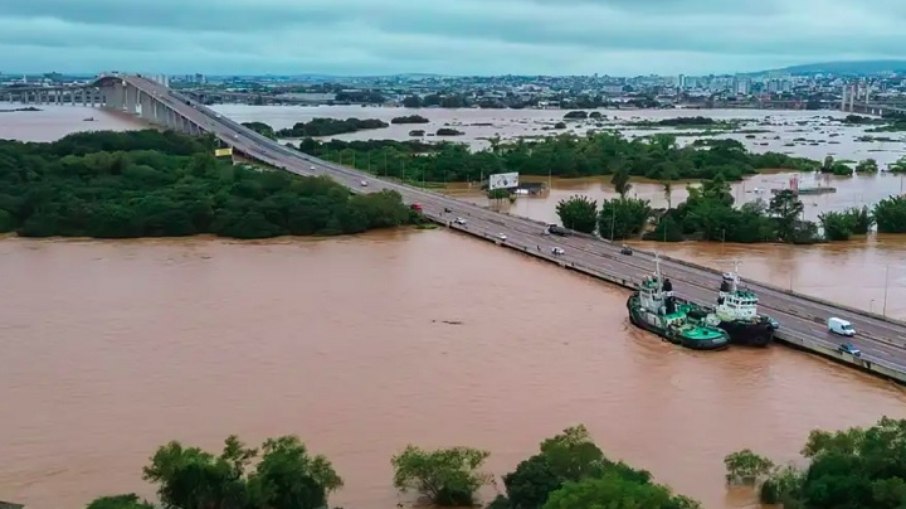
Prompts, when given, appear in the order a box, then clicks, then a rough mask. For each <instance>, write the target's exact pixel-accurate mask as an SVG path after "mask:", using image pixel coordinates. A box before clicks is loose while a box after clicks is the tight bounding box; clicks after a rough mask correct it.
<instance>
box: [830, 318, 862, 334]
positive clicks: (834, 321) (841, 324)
mask: <svg viewBox="0 0 906 509" xmlns="http://www.w3.org/2000/svg"><path fill="white" fill-rule="evenodd" d="M827 330H829V331H831V332H833V333H834V334H839V335H841V336H854V335H855V334H856V329H853V324H851V323H849V322H847V321H846V320H844V319H842V318H837V317H831V318H828V319H827Z"/></svg>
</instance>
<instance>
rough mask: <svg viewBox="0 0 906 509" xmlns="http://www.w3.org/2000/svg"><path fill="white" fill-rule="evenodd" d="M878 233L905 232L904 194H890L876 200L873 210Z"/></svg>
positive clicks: (905, 208)
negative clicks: (878, 200) (887, 196)
mask: <svg viewBox="0 0 906 509" xmlns="http://www.w3.org/2000/svg"><path fill="white" fill-rule="evenodd" d="M873 216H874V218H875V221H876V222H877V223H878V232H880V233H906V196H891V197H889V198H885V199H883V200H881V201H880V202H878V203H877V204H876V205H875V207H874V210H873Z"/></svg>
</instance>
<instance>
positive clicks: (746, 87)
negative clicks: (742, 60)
mask: <svg viewBox="0 0 906 509" xmlns="http://www.w3.org/2000/svg"><path fill="white" fill-rule="evenodd" d="M751 85H752V81H751V80H750V79H749V78H737V80H736V95H749V92H750V90H751Z"/></svg>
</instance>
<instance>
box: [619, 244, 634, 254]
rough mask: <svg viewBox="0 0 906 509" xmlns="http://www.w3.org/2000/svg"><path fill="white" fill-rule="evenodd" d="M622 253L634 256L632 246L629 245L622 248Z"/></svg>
mask: <svg viewBox="0 0 906 509" xmlns="http://www.w3.org/2000/svg"><path fill="white" fill-rule="evenodd" d="M620 254H624V255H628V256H632V248H631V247H629V246H623V247H621V248H620Z"/></svg>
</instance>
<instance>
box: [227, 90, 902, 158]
mask: <svg viewBox="0 0 906 509" xmlns="http://www.w3.org/2000/svg"><path fill="white" fill-rule="evenodd" d="M213 108H214V109H216V110H217V111H218V112H220V113H222V114H223V115H226V116H228V117H230V118H232V119H234V120H237V121H240V122H251V121H259V122H265V123H267V124H270V125H271V126H273V127H274V128H275V129H282V128H285V127H292V125H293V124H295V123H296V122H307V121H310V120H311V119H313V118H317V117H327V118H350V117H355V118H376V119H380V120H383V121H385V122H388V123H389V122H390V120H391V119H392V118H393V117H399V116H406V115H421V116H423V117H425V118H427V119H428V120H430V122H429V123H427V124H395V125H394V124H391V125H390V126H389V127H386V128H383V129H369V130H365V131H358V132H354V133H346V134H340V135H337V136H332V137H329V138H336V139H340V140H347V141H350V140H371V139H375V140H380V139H393V140H408V139H416V138H413V137H411V136H409V131H411V130H414V129H422V130H425V131H426V132H427V133H433V132H435V131H436V130H437V129H439V128H441V127H454V128H456V129H457V130H459V131H462V132H463V133H464V134H463V135H462V136H454V137H447V138H440V137H427V136H426V137H425V138H423V140H424V141H438V140H441V139H444V140H446V141H454V142H461V143H467V144H469V145H470V146H472V147H473V148H483V147H487V146H488V145H489V144H488V142H487V139H488V138H492V137H494V136H499V137H500V138H501V139H502V140H512V139H515V138H520V137H521V138H533V137H541V136H551V135H555V134H560V133H564V132H571V133H574V134H580V135H581V134H585V133H588V132H593V131H596V130H601V129H619V130H620V131H621V132H623V134H624V136H627V137H630V138H632V137H636V136H646V135H650V134H654V133H674V134H679V135H680V136H679V138H678V143H679V144H681V145H682V144H686V143H691V142H693V141H695V139H696V138H697V137H696V136H691V135H689V134H690V133H696V132H698V133H701V130H698V131H696V130H692V129H684V128H681V127H664V128H661V129H642V128H636V127H629V128H627V127H626V126H625V125H624V124H625V123H626V122H634V121H640V120H661V119H666V118H675V117H692V116H705V117H711V118H714V119H717V120H737V121H740V122H741V124H740V126H739V129H742V130H750V131H765V132H749V133H745V132H736V133H733V132H729V133H718V134H717V135H716V136H715V137H716V138H729V139H735V140H738V141H740V142H741V143H743V144H744V145H746V147H747V148H748V149H749V150H751V151H753V152H768V151H771V152H781V153H787V154H791V155H798V156H802V157H808V158H811V159H815V160H824V157H825V156H828V155H832V156H834V157H835V158H836V159H838V160H853V161H859V160H862V159H868V158H874V159H875V160H877V161H878V163H880V165H881V166H882V167H886V165H887V164H889V163H892V162H894V161H896V160H897V159H899V158H900V157H902V156H903V155H906V145H904V136H903V133H875V134H872V133H866V130H867V129H868V127H864V126H844V125H841V124H840V123H839V120H841V119H842V118H843V117H845V116H846V115H847V114H846V113H843V112H839V111H784V110H744V109H743V110H733V109H729V110H683V109H673V110H599V111H600V112H601V113H602V115H605V116H607V119H606V120H605V121H603V123H602V125H601V126H598V125H596V124H597V123H599V121H596V120H593V119H589V120H584V121H568V122H566V124H567V128H566V129H565V130H561V131H557V130H552V127H553V125H554V124H556V123H557V122H560V121H562V120H563V115H564V114H565V113H566V111H567V110H555V109H550V110H547V109H545V110H539V109H527V110H482V109H475V108H465V109H441V108H421V109H410V108H389V107H374V106H369V107H361V106H252V105H244V104H220V105H215V106H213ZM589 111H590V110H589ZM829 118H830V119H833V120H834V121H829V120H828V119H829ZM866 134H868V135H869V136H873V137H875V138H887V139H889V141H870V142H869V141H859V140H858V139H859V138H860V137H862V136H865V135H866ZM709 137H710V136H709Z"/></svg>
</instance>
